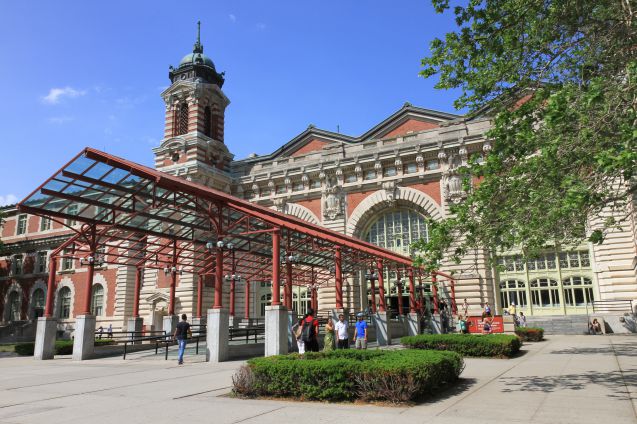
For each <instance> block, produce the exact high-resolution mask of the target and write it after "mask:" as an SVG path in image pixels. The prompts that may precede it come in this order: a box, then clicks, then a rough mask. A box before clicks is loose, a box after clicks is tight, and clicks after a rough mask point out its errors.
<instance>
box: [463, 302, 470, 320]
mask: <svg viewBox="0 0 637 424" xmlns="http://www.w3.org/2000/svg"><path fill="white" fill-rule="evenodd" d="M462 312H463V314H464V316H465V318H468V317H469V302H467V299H465V300H464V302H463V303H462Z"/></svg>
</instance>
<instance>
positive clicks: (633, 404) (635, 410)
mask: <svg viewBox="0 0 637 424" xmlns="http://www.w3.org/2000/svg"><path fill="white" fill-rule="evenodd" d="M608 341H609V342H610V347H611V349H613V356H614V357H615V362H616V363H617V369H618V370H619V375H621V376H622V383H624V388H625V389H626V394H627V395H628V399H629V400H630V406H631V407H632V409H633V415H634V416H635V418H637V409H635V398H634V397H633V396H632V395H631V393H630V388H629V387H628V383H626V378H625V376H624V370H623V369H622V366H621V364H620V363H619V359H618V358H617V351H616V350H615V344H614V343H613V339H612V337H609V338H608Z"/></svg>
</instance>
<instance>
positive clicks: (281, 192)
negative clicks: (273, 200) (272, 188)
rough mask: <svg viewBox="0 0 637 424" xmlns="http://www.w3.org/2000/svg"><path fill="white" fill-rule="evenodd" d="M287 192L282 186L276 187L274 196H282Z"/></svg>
mask: <svg viewBox="0 0 637 424" xmlns="http://www.w3.org/2000/svg"><path fill="white" fill-rule="evenodd" d="M287 191H288V190H287V188H285V186H284V185H280V186H276V194H284V193H287Z"/></svg>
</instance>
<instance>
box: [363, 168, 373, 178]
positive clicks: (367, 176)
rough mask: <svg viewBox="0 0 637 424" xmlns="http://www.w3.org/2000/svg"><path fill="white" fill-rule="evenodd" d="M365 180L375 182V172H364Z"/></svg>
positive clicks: (371, 170)
mask: <svg viewBox="0 0 637 424" xmlns="http://www.w3.org/2000/svg"><path fill="white" fill-rule="evenodd" d="M364 179H365V180H375V179H376V171H375V170H373V169H370V170H369V171H365V176H364Z"/></svg>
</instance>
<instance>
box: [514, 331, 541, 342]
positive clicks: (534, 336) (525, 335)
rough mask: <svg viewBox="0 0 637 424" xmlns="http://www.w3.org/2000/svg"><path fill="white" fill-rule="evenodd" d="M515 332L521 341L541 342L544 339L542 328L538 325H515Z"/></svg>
mask: <svg viewBox="0 0 637 424" xmlns="http://www.w3.org/2000/svg"><path fill="white" fill-rule="evenodd" d="M515 334H517V336H518V337H519V338H520V339H522V341H523V342H541V341H542V340H544V329H543V328H540V327H515Z"/></svg>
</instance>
